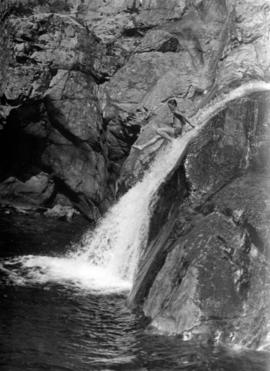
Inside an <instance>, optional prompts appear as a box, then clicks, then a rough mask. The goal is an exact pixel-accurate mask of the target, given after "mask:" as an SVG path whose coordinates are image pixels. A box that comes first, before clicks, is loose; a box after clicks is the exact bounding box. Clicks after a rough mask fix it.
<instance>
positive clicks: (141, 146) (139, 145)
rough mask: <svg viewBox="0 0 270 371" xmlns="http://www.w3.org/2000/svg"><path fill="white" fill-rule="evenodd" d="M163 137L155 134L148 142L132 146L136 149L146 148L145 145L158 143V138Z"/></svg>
mask: <svg viewBox="0 0 270 371" xmlns="http://www.w3.org/2000/svg"><path fill="white" fill-rule="evenodd" d="M161 139H162V138H161V137H160V136H155V137H154V138H152V139H150V140H149V141H148V142H146V143H143V144H134V145H133V146H132V147H133V148H136V149H140V150H141V149H144V148H145V147H148V146H150V145H151V144H154V143H156V142H157V141H158V140H161Z"/></svg>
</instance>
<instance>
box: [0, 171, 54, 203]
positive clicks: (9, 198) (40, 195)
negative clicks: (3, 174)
mask: <svg viewBox="0 0 270 371" xmlns="http://www.w3.org/2000/svg"><path fill="white" fill-rule="evenodd" d="M53 192H54V182H53V181H52V179H50V177H49V175H48V174H46V173H40V174H37V175H33V176H32V177H31V178H29V179H28V180H26V181H21V180H19V179H17V178H15V177H9V178H7V179H6V180H5V181H4V182H2V183H1V184H0V195H1V196H0V198H1V202H4V203H5V204H8V205H11V206H27V205H30V206H32V207H41V206H44V205H46V202H48V201H49V199H50V198H51V197H52V195H53Z"/></svg>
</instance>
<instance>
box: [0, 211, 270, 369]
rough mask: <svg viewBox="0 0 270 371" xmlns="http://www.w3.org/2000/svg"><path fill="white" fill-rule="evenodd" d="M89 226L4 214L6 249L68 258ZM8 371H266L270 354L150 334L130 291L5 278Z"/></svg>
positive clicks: (7, 253) (2, 338)
mask: <svg viewBox="0 0 270 371" xmlns="http://www.w3.org/2000/svg"><path fill="white" fill-rule="evenodd" d="M87 227H88V226H87V224H86V223H85V222H83V221H81V220H78V221H77V222H75V223H73V224H72V225H71V224H68V223H66V222H61V221H57V222H56V221H55V220H50V219H46V218H42V217H24V216H19V217H18V216H16V215H13V214H11V215H6V214H4V213H0V254H1V257H11V256H18V255H25V254H38V255H40V254H42V255H44V254H46V255H54V256H57V255H61V254H63V253H64V252H65V251H66V249H67V246H68V243H69V241H70V240H71V239H73V240H74V239H75V240H76V239H78V238H79V236H80V235H81V234H82V233H83V231H84V230H85V229H86V228H87ZM0 282H1V287H0V300H1V307H0V370H1V371H18V370H32V371H41V370H49V371H61V370H71V371H84V370H85V371H89V370H144V371H146V370H197V371H204V370H205V371H206V370H209V371H265V370H270V367H269V369H268V367H267V365H268V364H270V363H268V362H269V361H270V359H269V356H268V354H267V353H262V352H255V351H243V350H242V351H238V352H236V351H232V350H229V349H226V348H222V347H219V348H215V347H213V346H211V345H205V344H204V345H203V344H196V343H192V342H183V341H182V340H181V339H180V338H177V337H163V336H154V335H150V334H147V333H146V332H145V331H144V327H145V320H144V319H143V318H142V316H141V315H140V314H139V313H134V312H132V311H130V310H129V309H128V308H127V307H126V304H125V302H126V297H125V295H124V294H113V295H106V296H104V295H94V294H92V293H90V292H89V291H87V290H82V289H79V288H78V289H77V288H76V287H71V286H69V287H68V286H63V285H57V284H45V285H33V286H31V287H29V286H28V287H27V286H17V285H11V284H8V283H7V281H6V277H5V273H4V272H2V273H1V277H0Z"/></svg>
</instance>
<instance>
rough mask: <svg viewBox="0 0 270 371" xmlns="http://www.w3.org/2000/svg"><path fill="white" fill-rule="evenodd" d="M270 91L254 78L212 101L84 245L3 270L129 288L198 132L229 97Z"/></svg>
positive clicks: (21, 280)
mask: <svg viewBox="0 0 270 371" xmlns="http://www.w3.org/2000/svg"><path fill="white" fill-rule="evenodd" d="M269 90H270V83H265V82H263V81H251V82H249V83H246V84H243V85H242V86H240V87H239V88H236V89H234V90H233V91H231V92H229V93H228V94H226V95H223V96H221V97H219V98H217V99H216V100H214V101H211V102H210V103H209V105H208V106H206V107H205V108H203V109H201V110H199V111H198V112H197V114H196V115H195V116H194V117H193V118H192V122H193V123H194V124H195V125H196V129H193V130H191V131H189V132H188V133H186V134H185V135H184V136H183V137H180V138H177V139H174V140H173V141H172V142H170V143H169V144H167V145H166V146H165V148H163V149H161V150H160V151H159V153H158V154H157V156H156V158H155V160H154V161H153V163H152V165H151V167H150V169H149V170H148V171H147V172H146V174H145V176H144V177H143V179H142V180H141V181H140V182H138V183H137V184H136V185H135V186H134V187H133V188H132V189H130V190H129V191H128V192H127V193H126V194H125V195H124V196H123V197H121V199H120V200H119V201H118V203H116V204H115V205H114V206H113V207H112V208H111V209H110V210H109V211H108V212H107V214H106V215H105V216H104V218H103V219H102V220H101V221H100V222H99V223H98V225H97V227H96V229H95V230H94V231H91V232H89V233H87V234H86V235H85V236H84V237H83V239H82V247H78V248H77V251H76V252H73V253H69V254H67V255H66V256H64V257H47V256H33V255H31V256H23V257H16V258H13V259H6V260H4V261H2V262H1V263H0V269H2V271H4V272H5V273H7V272H9V275H8V279H9V280H10V281H12V282H15V283H16V284H29V283H31V284H33V283H46V282H51V281H54V282H58V283H64V284H67V282H72V284H73V285H77V286H82V287H84V288H85V287H87V288H88V289H89V288H90V289H93V290H96V291H101V292H103V293H104V292H107V291H110V290H123V289H129V288H130V287H131V285H132V281H133V277H134V274H135V272H136V267H137V263H138V260H139V258H140V254H141V251H143V250H144V249H145V247H146V244H147V239H148V229H149V223H150V219H151V210H152V206H153V202H154V199H155V195H156V193H157V191H158V189H159V187H160V186H161V184H162V183H163V182H164V181H166V179H167V178H168V177H169V175H170V173H172V171H173V170H174V169H175V168H176V167H177V165H178V164H179V163H180V162H181V160H182V159H183V157H184V155H185V153H186V150H187V148H188V145H189V144H190V142H191V141H192V139H194V138H195V137H196V136H197V135H198V133H199V131H200V130H201V129H202V128H203V127H204V126H205V125H206V124H207V122H208V121H209V120H210V119H211V118H212V117H214V116H215V115H216V114H217V113H218V112H220V111H221V110H222V109H224V108H225V107H226V105H227V104H228V103H230V102H231V101H233V100H235V99H238V98H241V97H243V96H245V95H248V94H252V93H254V92H263V91H269Z"/></svg>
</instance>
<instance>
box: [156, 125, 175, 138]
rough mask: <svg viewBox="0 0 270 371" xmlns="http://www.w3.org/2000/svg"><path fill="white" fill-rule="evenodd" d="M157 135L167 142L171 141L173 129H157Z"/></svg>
mask: <svg viewBox="0 0 270 371" xmlns="http://www.w3.org/2000/svg"><path fill="white" fill-rule="evenodd" d="M157 133H158V134H159V135H160V136H161V137H163V138H165V139H167V140H173V138H174V129H173V128H169V127H168V128H160V129H157Z"/></svg>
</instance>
